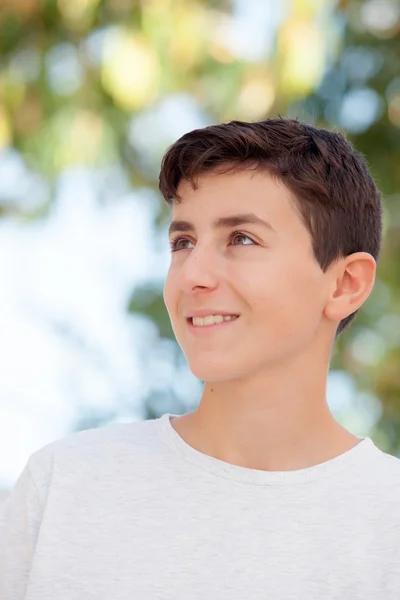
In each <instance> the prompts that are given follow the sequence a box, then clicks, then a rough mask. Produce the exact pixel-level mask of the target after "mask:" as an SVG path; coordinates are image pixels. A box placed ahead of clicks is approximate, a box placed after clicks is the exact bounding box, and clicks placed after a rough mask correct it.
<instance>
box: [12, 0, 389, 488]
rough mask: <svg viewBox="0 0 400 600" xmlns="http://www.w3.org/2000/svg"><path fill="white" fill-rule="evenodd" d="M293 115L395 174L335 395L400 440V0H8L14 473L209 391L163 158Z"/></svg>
mask: <svg viewBox="0 0 400 600" xmlns="http://www.w3.org/2000/svg"><path fill="white" fill-rule="evenodd" d="M277 115H282V116H291V117H298V118H300V119H301V120H304V121H307V122H310V123H312V124H316V125H321V126H326V127H328V128H336V129H340V130H341V131H343V132H345V133H346V134H347V136H348V137H349V138H350V139H351V141H352V142H353V143H354V144H355V145H356V147H357V148H358V149H359V150H360V151H361V152H362V153H363V154H364V155H365V156H366V157H367V160H368V162H369V165H370V169H371V172H372V174H373V176H374V177H375V179H376V181H377V183H378V185H379V186H380V188H381V189H382V191H383V193H384V201H385V230H384V248H383V250H382V255H381V260H380V263H379V266H378V274H377V281H376V285H375V288H374V291H373V293H372V295H371V296H370V298H369V299H368V300H367V302H366V303H365V304H364V306H363V308H362V309H361V311H360V313H359V315H358V316H357V318H356V320H355V322H354V323H353V324H352V325H351V327H350V328H349V330H348V331H345V332H344V334H343V335H342V336H341V337H340V338H339V340H338V342H337V346H336V349H335V353H334V356H333V360H332V365H331V373H330V375H329V381H328V402H329V404H330V407H331V409H332V412H333V413H334V415H335V416H336V418H337V419H338V420H339V421H340V422H341V423H342V424H343V425H344V426H346V427H347V428H348V429H350V430H351V431H352V432H353V433H355V434H356V435H368V436H371V437H372V438H373V439H374V441H375V443H376V444H377V445H379V447H380V448H381V449H382V450H384V451H387V452H390V453H392V454H394V455H397V456H400V376H399V367H400V310H399V309H400V306H399V303H400V293H399V292H400V289H399V288H400V267H399V260H400V3H399V2H398V0H365V1H360V0H347V1H336V2H335V1H328V0H279V1H277V0H220V1H219V0H213V1H209V2H202V1H200V0H198V1H191V0H0V489H2V490H3V492H6V491H7V490H8V489H9V488H10V486H12V485H13V483H14V482H15V480H16V478H17V477H18V475H19V473H20V471H21V470H22V469H23V467H24V465H25V463H26V461H27V460H28V457H29V455H30V454H31V453H32V452H34V451H35V450H37V449H39V448H40V447H42V446H43V445H45V444H46V443H48V442H51V441H53V440H55V439H58V438H60V437H63V436H65V435H67V434H69V433H71V432H74V431H77V430H80V429H85V428H89V427H98V426H107V425H108V424H110V423H113V422H116V421H133V420H141V419H150V418H155V417H158V416H160V415H161V414H163V413H164V412H171V413H174V414H182V413H184V412H188V411H189V410H193V409H194V408H195V406H196V405H197V403H198V401H199V398H200V394H201V382H199V381H198V380H197V379H196V378H195V377H194V376H193V375H192V374H191V373H190V371H189V370H188V367H187V366H186V363H185V360H184V357H183V355H182V353H181V351H180V349H179V347H178V346H177V344H176V342H175V341H174V337H173V334H172V330H171V328H170V324H169V320H168V315H167V312H166V309H165V307H164V304H163V300H162V286H163V280H164V277H165V274H166V272H167V268H168V264H169V246H168V238H167V227H168V219H169V208H168V207H167V205H165V204H163V202H162V201H161V197H160V194H159V193H158V190H157V184H158V174H159V166H160V160H161V157H162V155H163V153H164V152H165V150H166V148H167V147H168V146H169V145H170V144H172V143H173V142H174V141H175V140H176V139H177V138H178V137H179V136H181V135H182V134H183V133H185V132H187V131H189V130H191V129H194V128H196V127H202V126H205V125H208V124H212V123H217V122H221V121H228V120H231V119H242V120H249V121H251V120H261V119H264V118H266V117H268V116H277Z"/></svg>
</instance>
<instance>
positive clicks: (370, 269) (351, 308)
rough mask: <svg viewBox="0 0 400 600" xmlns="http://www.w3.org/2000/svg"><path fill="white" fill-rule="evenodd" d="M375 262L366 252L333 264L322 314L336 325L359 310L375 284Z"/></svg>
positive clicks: (356, 253)
mask: <svg viewBox="0 0 400 600" xmlns="http://www.w3.org/2000/svg"><path fill="white" fill-rule="evenodd" d="M375 274H376V261H375V259H374V257H373V256H372V255H371V254H368V253H367V252H355V253H354V254H350V256H346V257H345V258H343V259H341V260H339V261H338V262H337V263H335V265H334V267H333V270H332V280H331V281H332V286H331V291H330V297H328V300H327V303H326V306H325V310H324V314H325V316H326V317H327V318H328V319H330V320H332V321H337V322H338V323H339V322H340V321H341V320H342V319H345V318H346V317H348V316H349V315H351V314H352V313H354V312H355V311H356V310H357V309H359V308H360V306H362V305H363V304H364V302H365V301H366V300H367V298H368V296H369V295H370V293H371V291H372V288H373V287H374V284H375Z"/></svg>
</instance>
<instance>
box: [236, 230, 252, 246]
mask: <svg viewBox="0 0 400 600" xmlns="http://www.w3.org/2000/svg"><path fill="white" fill-rule="evenodd" d="M237 238H244V239H245V240H250V242H251V243H250V244H247V243H246V244H233V245H234V246H250V245H256V243H255V242H254V241H253V240H252V239H251V238H250V237H249V236H248V235H246V234H245V233H242V232H240V231H235V232H234V233H232V236H231V240H234V239H237Z"/></svg>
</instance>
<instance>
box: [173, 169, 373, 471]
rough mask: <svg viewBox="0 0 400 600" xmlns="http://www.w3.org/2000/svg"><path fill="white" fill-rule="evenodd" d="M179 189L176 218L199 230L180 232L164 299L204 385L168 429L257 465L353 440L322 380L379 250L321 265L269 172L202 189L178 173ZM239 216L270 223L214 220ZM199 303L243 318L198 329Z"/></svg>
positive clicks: (293, 460) (205, 183) (315, 460)
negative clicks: (224, 224)
mask: <svg viewBox="0 0 400 600" xmlns="http://www.w3.org/2000/svg"><path fill="white" fill-rule="evenodd" d="M178 194H179V196H180V197H181V198H182V201H181V202H179V203H177V202H175V203H174V205H173V208H172V220H173V221H175V220H184V221H189V222H191V223H192V224H193V228H192V229H191V230H190V231H181V232H179V231H178V232H176V233H174V235H175V236H176V235H178V236H179V237H181V238H183V239H181V240H180V241H179V243H178V248H179V249H178V250H177V251H176V252H172V253H171V264H170V268H169V271H168V275H167V278H166V282H165V287H164V301H165V305H166V307H167V310H168V313H169V317H170V320H171V324H172V327H173V330H174V333H175V336H176V339H177V341H178V343H179V345H180V347H181V348H182V351H183V353H184V354H185V356H186V359H187V362H188V365H189V367H190V369H191V371H192V372H193V374H194V375H195V376H196V377H198V378H199V379H200V380H202V381H204V388H203V394H202V397H201V400H200V403H199V405H198V408H197V409H196V410H194V411H193V412H190V413H187V414H186V415H183V416H180V417H177V418H174V419H172V420H171V424H172V427H173V428H174V429H175V430H176V432H177V433H178V434H179V435H180V436H181V437H182V438H183V440H184V441H186V442H187V443H188V444H189V445H191V446H192V447H193V448H195V449H197V450H198V451H200V452H203V453H204V454H207V455H208V456H212V457H214V458H217V459H219V460H222V461H225V462H228V463H231V464H234V465H237V466H241V467H245V468H251V469H261V470H271V471H279V470H281V471H287V470H296V469H301V468H305V467H309V466H312V465H315V464H319V463H322V462H325V461H326V460H329V459H331V458H333V457H335V456H337V455H339V454H342V453H343V452H345V451H347V450H349V449H350V448H352V447H354V446H355V445H356V444H357V443H359V438H357V437H356V436H354V435H352V434H351V433H350V432H349V431H347V430H346V429H344V428H343V427H342V426H341V425H340V424H339V423H337V422H336V421H335V419H334V418H333V416H332V414H331V412H330V410H329V407H328V404H327V401H326V387H327V377H328V371H329V363H330V358H331V353H332V347H333V343H334V337H335V332H336V329H337V326H338V324H339V322H340V321H341V319H343V318H345V317H346V316H348V315H349V314H351V313H353V312H354V311H356V310H357V309H358V308H359V307H360V306H361V305H362V304H363V303H364V302H365V300H366V299H367V298H368V296H369V294H370V293H371V291H372V288H373V285H374V282H375V272H376V262H375V260H374V258H373V257H372V256H371V255H370V254H368V253H365V252H358V253H356V254H352V255H351V256H348V257H345V258H342V259H340V260H337V261H336V262H335V263H333V264H332V265H331V266H330V267H329V269H328V270H327V271H326V272H325V273H323V271H322V270H321V268H320V266H319V264H318V263H317V261H316V259H315V258H314V255H313V251H312V245H311V236H310V233H309V232H308V230H307V228H306V227H305V225H304V224H303V222H302V221H301V218H300V216H299V213H298V212H297V210H296V208H295V206H294V204H293V196H292V194H291V192H290V191H289V190H288V188H286V186H285V185H284V184H283V183H282V182H280V181H277V180H276V179H275V178H272V177H271V176H270V175H269V174H268V173H265V172H264V173H259V172H258V173H255V172H254V171H253V172H250V171H239V172H234V173H228V174H221V173H217V172H207V173H205V174H203V175H201V176H200V178H199V187H198V188H197V189H196V190H194V189H193V188H192V186H191V185H190V183H189V182H187V181H182V182H181V183H180V185H179V188H178ZM243 212H245V213H254V214H256V215H257V216H258V217H260V218H262V219H264V220H266V221H268V222H269V223H270V224H271V225H272V227H273V228H274V231H271V230H270V229H267V228H266V227H264V226H262V225H258V224H246V225H241V226H237V227H231V228H228V229H226V228H221V229H214V228H213V222H214V220H215V219H216V218H218V217H224V216H227V215H232V214H236V213H243ZM234 231H239V232H240V233H241V235H239V234H236V236H234V237H232V233H233V232H234ZM247 236H248V237H247ZM203 308H207V309H208V308H212V309H214V308H217V309H220V310H224V311H227V312H229V313H232V314H239V315H240V317H239V319H237V320H236V321H235V322H233V323H230V324H229V325H228V326H227V327H222V328H220V329H219V330H215V332H214V333H211V334H209V335H206V336H201V337H197V336H194V335H193V333H192V332H191V331H190V328H189V326H188V323H187V321H186V318H185V314H187V313H188V312H190V311H191V310H193V309H194V310H196V309H203Z"/></svg>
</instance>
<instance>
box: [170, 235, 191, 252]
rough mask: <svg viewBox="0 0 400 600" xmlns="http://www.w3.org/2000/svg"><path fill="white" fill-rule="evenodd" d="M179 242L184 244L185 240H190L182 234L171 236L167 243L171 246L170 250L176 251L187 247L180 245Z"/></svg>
mask: <svg viewBox="0 0 400 600" xmlns="http://www.w3.org/2000/svg"><path fill="white" fill-rule="evenodd" d="M181 242H183V244H184V243H185V242H190V240H189V239H188V238H185V237H182V236H177V237H175V238H172V239H171V241H170V243H169V244H170V247H171V252H176V251H177V250H187V247H186V246H185V245H183V246H182V244H181ZM190 243H192V242H190Z"/></svg>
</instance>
